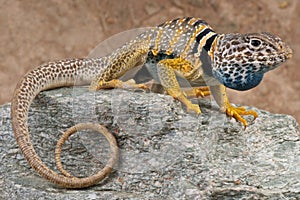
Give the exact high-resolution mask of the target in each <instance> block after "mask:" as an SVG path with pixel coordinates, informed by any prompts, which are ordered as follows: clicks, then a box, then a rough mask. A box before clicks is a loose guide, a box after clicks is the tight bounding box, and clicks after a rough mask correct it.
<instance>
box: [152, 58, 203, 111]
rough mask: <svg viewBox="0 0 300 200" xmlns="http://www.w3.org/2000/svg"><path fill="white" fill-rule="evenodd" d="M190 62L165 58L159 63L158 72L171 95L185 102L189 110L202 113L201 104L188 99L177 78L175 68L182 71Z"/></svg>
mask: <svg viewBox="0 0 300 200" xmlns="http://www.w3.org/2000/svg"><path fill="white" fill-rule="evenodd" d="M188 64H189V63H187V62H186V61H184V60H182V59H179V58H178V59H177V60H176V59H165V60H162V61H160V62H159V63H158V64H157V73H158V77H159V80H160V83H161V85H162V86H163V87H164V89H165V90H166V92H167V93H168V94H169V95H171V96H172V97H173V98H175V99H178V100H179V101H180V102H181V103H183V104H184V105H185V106H186V107H187V111H188V112H189V111H193V112H196V113H197V114H200V113H201V110H200V107H199V105H198V104H193V103H192V102H191V101H190V100H188V99H187V97H186V95H185V93H184V92H183V91H182V90H181V88H180V86H179V83H178V81H177V79H176V74H175V70H178V71H182V70H183V68H184V65H188ZM179 66H182V68H180V67H179ZM188 67H189V66H188Z"/></svg>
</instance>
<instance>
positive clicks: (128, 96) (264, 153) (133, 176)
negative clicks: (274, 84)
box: [0, 88, 300, 199]
mask: <svg viewBox="0 0 300 200" xmlns="http://www.w3.org/2000/svg"><path fill="white" fill-rule="evenodd" d="M200 105H201V109H202V112H203V114H201V115H200V116H196V115H193V114H187V113H186V112H185V111H184V109H183V108H181V104H180V103H179V102H177V101H175V100H173V99H172V97H170V96H165V95H161V94H154V93H145V92H133V91H124V90H106V91H99V92H96V93H91V92H88V90H87V88H62V89H57V90H50V91H46V92H43V93H41V94H40V95H39V96H38V97H37V98H36V99H35V100H34V102H33V104H32V106H31V110H30V113H29V116H30V117H29V126H30V127H29V128H30V133H31V139H32V142H33V143H34V146H35V147H36V151H37V152H38V154H39V155H40V156H41V158H42V160H43V161H44V162H45V163H47V165H48V166H49V167H50V168H52V169H54V170H56V169H55V163H54V147H55V145H56V142H57V140H58V138H59V137H60V135H61V132H62V131H65V130H66V129H67V128H68V127H70V126H72V125H74V124H76V123H78V122H88V121H89V122H96V123H101V124H104V125H105V126H107V127H108V128H109V130H111V131H112V132H113V134H114V135H115V136H116V138H117V140H118V144H119V147H120V161H119V163H118V165H117V166H116V167H115V169H114V172H113V173H112V174H110V176H109V177H107V178H106V179H105V180H103V181H102V182H100V183H99V184H98V185H96V186H94V187H90V188H87V189H80V190H75V189H72V190H70V189H64V188H60V187H58V186H56V185H53V184H52V183H50V182H48V181H46V180H44V179H42V178H40V177H39V176H38V175H37V174H36V173H35V172H34V171H33V170H32V169H31V168H30V167H29V166H28V164H27V162H26V161H25V160H24V157H23V155H22V154H21V153H20V150H19V149H18V146H17V145H16V142H15V139H14V137H13V133H12V128H11V124H10V120H11V119H10V105H9V104H7V105H3V106H1V107H0V112H1V116H2V118H0V120H1V121H0V122H1V128H0V129H1V135H0V158H1V164H2V165H1V166H0V177H1V179H0V196H1V197H2V199H242V198H243V199H299V198H300V183H299V180H300V135H299V131H298V125H297V123H296V121H295V119H294V118H293V117H291V116H288V115H280V114H271V113H268V112H266V111H261V110H258V109H256V108H252V109H255V110H256V111H257V112H258V113H259V117H258V118H257V119H256V120H255V121H254V122H252V123H251V122H250V124H249V126H248V128H247V129H246V130H244V129H243V127H242V126H241V124H240V123H237V122H235V120H233V119H232V120H230V119H228V118H227V117H226V116H225V115H224V114H221V113H220V112H219V111H218V108H217V106H216V105H215V103H214V102H213V101H210V99H202V100H201V101H200ZM247 120H248V121H251V117H248V118H247ZM63 149H64V151H63V155H62V160H63V163H64V166H65V167H66V169H67V170H68V171H70V172H72V173H73V174H74V175H76V176H87V175H90V174H92V173H95V172H97V171H98V170H99V169H100V168H102V167H103V166H104V165H105V162H106V161H107V159H108V155H109V146H108V144H107V142H106V141H105V139H103V137H102V136H101V135H100V134H97V133H93V132H91V131H83V132H80V133H77V134H75V135H74V136H72V137H71V138H70V139H69V141H68V142H67V143H66V144H64V146H63Z"/></svg>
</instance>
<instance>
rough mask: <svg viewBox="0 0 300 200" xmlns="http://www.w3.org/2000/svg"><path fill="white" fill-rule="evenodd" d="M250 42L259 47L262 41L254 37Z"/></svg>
mask: <svg viewBox="0 0 300 200" xmlns="http://www.w3.org/2000/svg"><path fill="white" fill-rule="evenodd" d="M250 44H251V45H252V46H254V47H259V46H260V45H261V41H260V40H258V39H252V40H251V41H250Z"/></svg>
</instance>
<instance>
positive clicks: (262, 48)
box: [212, 32, 292, 90]
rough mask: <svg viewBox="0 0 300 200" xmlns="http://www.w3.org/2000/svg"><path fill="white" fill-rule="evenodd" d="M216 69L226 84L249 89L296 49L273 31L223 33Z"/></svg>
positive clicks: (214, 58) (214, 60)
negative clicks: (271, 32)
mask: <svg viewBox="0 0 300 200" xmlns="http://www.w3.org/2000/svg"><path fill="white" fill-rule="evenodd" d="M215 45H216V46H215V51H214V56H213V62H212V72H213V75H214V76H215V78H217V79H218V81H220V82H221V83H222V84H223V85H225V86H226V87H229V88H232V89H235V90H248V89H251V88H253V87H256V86H257V85H258V84H259V83H260V82H261V80H262V78H263V75H264V73H266V72H267V71H270V70H272V69H275V68H276V67H278V66H279V65H280V64H281V63H283V62H285V61H286V60H287V59H289V58H291V57H292V50H291V48H290V47H289V46H287V45H286V44H285V43H284V42H283V41H282V40H281V39H280V38H279V37H277V36H274V35H272V34H270V33H266V32H263V33H251V34H221V35H219V36H218V37H217V40H216V44H215Z"/></svg>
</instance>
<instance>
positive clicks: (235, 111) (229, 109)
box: [226, 103, 258, 128]
mask: <svg viewBox="0 0 300 200" xmlns="http://www.w3.org/2000/svg"><path fill="white" fill-rule="evenodd" d="M226 114H227V115H228V116H230V117H233V118H235V119H236V120H237V121H240V122H241V123H242V124H243V125H244V128H246V127H247V121H246V120H245V119H244V118H243V117H242V115H252V116H253V117H254V119H253V120H255V119H256V118H257V117H258V114H257V112H255V111H254V110H246V109H245V108H244V107H234V106H232V105H231V104H229V103H228V104H227V106H226Z"/></svg>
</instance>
